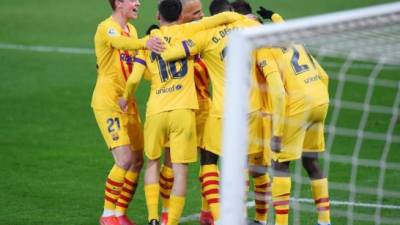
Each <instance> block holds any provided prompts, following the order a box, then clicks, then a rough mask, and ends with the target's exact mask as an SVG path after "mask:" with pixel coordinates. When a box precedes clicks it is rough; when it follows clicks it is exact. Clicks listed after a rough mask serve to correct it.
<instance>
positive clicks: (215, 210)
mask: <svg viewBox="0 0 400 225" xmlns="http://www.w3.org/2000/svg"><path fill="white" fill-rule="evenodd" d="M201 173H202V175H201V178H200V179H201V188H202V194H203V197H204V198H205V199H207V202H208V206H209V207H210V210H211V214H212V216H213V218H214V220H218V219H219V171H218V166H217V165H204V166H202V167H201Z"/></svg>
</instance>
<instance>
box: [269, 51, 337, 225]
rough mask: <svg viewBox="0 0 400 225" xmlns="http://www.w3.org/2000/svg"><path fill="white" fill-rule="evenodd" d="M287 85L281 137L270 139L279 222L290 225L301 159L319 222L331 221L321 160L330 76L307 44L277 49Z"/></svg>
mask: <svg viewBox="0 0 400 225" xmlns="http://www.w3.org/2000/svg"><path fill="white" fill-rule="evenodd" d="M273 52H274V54H273V57H274V58H275V60H276V61H277V62H278V65H279V68H280V73H281V74H282V79H283V81H284V85H285V92H286V109H285V113H284V114H283V115H284V129H283V134H282V136H273V137H272V139H271V149H272V151H273V152H272V159H273V169H274V180H273V183H272V199H273V204H274V207H275V215H276V222H275V224H276V225H287V224H288V212H289V198H290V189H291V178H290V172H289V165H290V162H291V161H295V160H297V159H300V158H301V159H302V162H303V167H304V168H305V170H306V171H307V173H308V176H309V177H310V179H311V190H312V194H313V198H314V200H315V204H316V208H317V212H318V224H319V225H329V224H330V210H329V193H328V179H327V178H326V176H325V175H324V174H323V172H322V169H321V167H320V166H319V163H318V153H320V152H322V151H324V149H325V142H324V121H325V118H326V115H327V112H328V103H329V95H328V75H327V74H326V72H325V71H324V70H323V69H322V68H321V66H320V65H319V63H318V62H317V61H316V60H315V59H314V58H313V57H312V56H311V55H310V54H309V53H308V52H307V50H306V49H305V48H304V46H302V45H299V44H293V45H292V46H290V47H287V48H283V49H274V51H273Z"/></svg>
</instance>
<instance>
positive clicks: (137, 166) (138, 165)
mask: <svg viewBox="0 0 400 225" xmlns="http://www.w3.org/2000/svg"><path fill="white" fill-rule="evenodd" d="M142 167H143V158H138V159H135V160H133V161H132V166H131V168H132V170H133V171H140V170H141V169H142Z"/></svg>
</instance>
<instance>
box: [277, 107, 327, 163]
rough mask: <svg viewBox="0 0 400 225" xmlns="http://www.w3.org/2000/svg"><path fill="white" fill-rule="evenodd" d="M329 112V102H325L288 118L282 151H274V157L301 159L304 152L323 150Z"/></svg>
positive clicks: (283, 159)
mask: <svg viewBox="0 0 400 225" xmlns="http://www.w3.org/2000/svg"><path fill="white" fill-rule="evenodd" d="M327 113H328V104H324V105H320V106H317V107H314V108H312V109H310V110H308V111H305V112H303V113H298V114H296V115H293V116H289V117H288V118H286V121H285V127H284V130H283V136H282V149H281V152H280V153H274V152H272V159H273V160H274V161H279V162H287V161H293V160H297V159H300V158H301V155H302V153H303V152H323V151H324V150H325V140H324V121H325V118H326V115H327Z"/></svg>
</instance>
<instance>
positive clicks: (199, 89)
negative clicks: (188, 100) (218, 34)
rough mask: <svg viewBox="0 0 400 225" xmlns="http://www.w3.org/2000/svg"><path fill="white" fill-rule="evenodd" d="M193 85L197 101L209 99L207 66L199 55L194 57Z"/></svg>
mask: <svg viewBox="0 0 400 225" xmlns="http://www.w3.org/2000/svg"><path fill="white" fill-rule="evenodd" d="M194 83H195V85H196V93H197V99H198V100H199V101H204V100H208V99H209V98H210V91H209V86H210V77H209V75H208V70H207V66H206V64H205V63H204V61H203V60H202V59H201V58H200V55H197V56H196V57H195V64H194Z"/></svg>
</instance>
